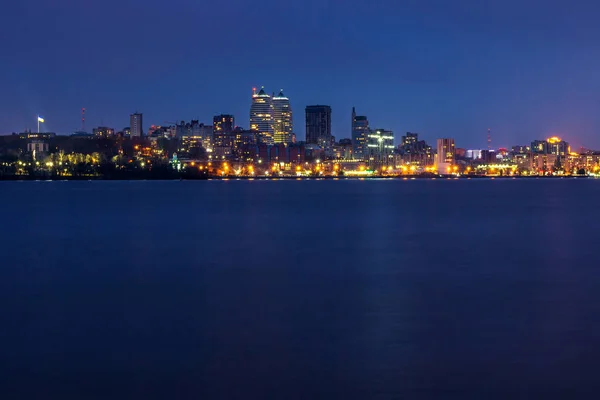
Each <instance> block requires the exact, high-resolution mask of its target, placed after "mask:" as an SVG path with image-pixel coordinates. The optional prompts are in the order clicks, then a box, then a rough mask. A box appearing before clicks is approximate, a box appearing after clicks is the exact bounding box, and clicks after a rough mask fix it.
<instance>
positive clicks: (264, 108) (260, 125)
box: [250, 87, 274, 144]
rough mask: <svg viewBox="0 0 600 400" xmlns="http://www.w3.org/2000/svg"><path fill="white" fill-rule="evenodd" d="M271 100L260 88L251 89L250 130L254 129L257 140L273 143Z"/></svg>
mask: <svg viewBox="0 0 600 400" xmlns="http://www.w3.org/2000/svg"><path fill="white" fill-rule="evenodd" d="M273 113H274V110H273V101H272V99H271V96H269V95H268V94H266V93H265V88H264V87H263V88H261V89H260V92H258V93H256V89H253V93H252V105H251V106H250V130H253V131H256V133H257V136H258V141H259V142H260V143H265V144H273V142H274V141H273Z"/></svg>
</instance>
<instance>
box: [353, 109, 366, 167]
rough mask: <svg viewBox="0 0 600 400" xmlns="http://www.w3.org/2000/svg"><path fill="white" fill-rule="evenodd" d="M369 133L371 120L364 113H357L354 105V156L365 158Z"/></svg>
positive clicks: (355, 157)
mask: <svg viewBox="0 0 600 400" xmlns="http://www.w3.org/2000/svg"><path fill="white" fill-rule="evenodd" d="M368 135H369V120H368V119H367V117H365V116H362V115H356V110H355V109H354V107H352V158H354V159H355V160H364V158H365V156H366V155H367V154H366V153H367V136H368Z"/></svg>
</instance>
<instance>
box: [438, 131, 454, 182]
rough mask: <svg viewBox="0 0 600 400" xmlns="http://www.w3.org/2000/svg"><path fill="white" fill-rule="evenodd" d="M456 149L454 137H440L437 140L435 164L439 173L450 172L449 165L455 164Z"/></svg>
mask: <svg viewBox="0 0 600 400" xmlns="http://www.w3.org/2000/svg"><path fill="white" fill-rule="evenodd" d="M454 158H455V150H454V139H448V138H444V139H438V140H437V154H436V156H435V165H436V167H437V170H438V173H440V174H445V173H447V172H450V171H449V170H448V167H450V166H451V165H452V164H454Z"/></svg>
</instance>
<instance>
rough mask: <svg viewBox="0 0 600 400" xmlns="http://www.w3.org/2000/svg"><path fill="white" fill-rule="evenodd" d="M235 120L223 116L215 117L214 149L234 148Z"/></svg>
mask: <svg viewBox="0 0 600 400" xmlns="http://www.w3.org/2000/svg"><path fill="white" fill-rule="evenodd" d="M234 127H235V118H234V117H233V115H229V114H221V115H215V116H214V117H213V147H224V146H226V147H232V146H233V130H234Z"/></svg>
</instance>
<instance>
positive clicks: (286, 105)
mask: <svg viewBox="0 0 600 400" xmlns="http://www.w3.org/2000/svg"><path fill="white" fill-rule="evenodd" d="M292 130H293V120H292V106H291V105H290V99H288V98H287V97H285V95H284V94H283V89H282V90H281V91H280V92H279V94H278V95H277V96H274V97H273V132H274V136H273V141H274V142H275V143H291V142H292Z"/></svg>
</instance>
